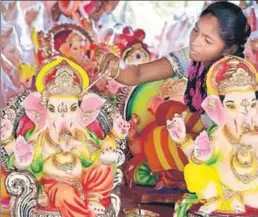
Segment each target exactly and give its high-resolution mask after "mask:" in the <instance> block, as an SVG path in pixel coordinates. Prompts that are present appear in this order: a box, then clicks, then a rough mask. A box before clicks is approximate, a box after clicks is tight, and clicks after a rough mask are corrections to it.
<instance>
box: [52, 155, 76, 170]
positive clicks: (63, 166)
mask: <svg viewBox="0 0 258 217" xmlns="http://www.w3.org/2000/svg"><path fill="white" fill-rule="evenodd" d="M72 157H73V159H72V161H71V162H67V163H59V162H58V160H57V159H56V154H55V155H53V158H52V159H53V164H54V165H55V166H56V168H58V169H60V170H63V171H64V172H68V171H72V170H73V169H74V168H75V166H76V163H77V162H76V157H75V156H74V155H72Z"/></svg>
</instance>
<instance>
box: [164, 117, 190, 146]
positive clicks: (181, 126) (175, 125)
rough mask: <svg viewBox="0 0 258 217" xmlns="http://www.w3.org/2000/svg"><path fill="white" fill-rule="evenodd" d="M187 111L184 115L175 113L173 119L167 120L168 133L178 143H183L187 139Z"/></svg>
mask: <svg viewBox="0 0 258 217" xmlns="http://www.w3.org/2000/svg"><path fill="white" fill-rule="evenodd" d="M185 117H186V113H185V112H183V113H182V115H179V114H175V115H174V117H173V119H172V120H167V129H168V133H169V135H170V137H171V139H172V140H173V141H175V142H176V143H178V144H183V143H184V141H185V139H186V127H185V122H184V118H185Z"/></svg>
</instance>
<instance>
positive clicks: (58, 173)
mask: <svg viewBox="0 0 258 217" xmlns="http://www.w3.org/2000/svg"><path fill="white" fill-rule="evenodd" d="M43 173H44V175H46V176H49V177H53V178H55V177H56V178H64V179H67V178H68V179H76V178H78V177H81V175H82V165H81V162H80V160H79V158H76V161H75V162H74V166H73V165H71V166H70V167H69V165H68V166H67V165H65V164H56V163H55V161H54V160H53V157H52V156H51V157H49V158H48V159H46V160H45V162H44V166H43Z"/></svg>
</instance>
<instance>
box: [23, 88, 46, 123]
mask: <svg viewBox="0 0 258 217" xmlns="http://www.w3.org/2000/svg"><path fill="white" fill-rule="evenodd" d="M22 104H23V107H24V109H25V113H26V115H27V116H28V117H29V119H30V120H31V121H32V122H33V123H34V124H35V125H36V126H37V127H43V126H44V125H45V122H46V119H47V110H46V108H45V106H44V105H43V104H42V102H41V94H40V93H38V92H33V93H30V94H29V95H28V96H27V97H26V99H25V100H24V101H23V103H22Z"/></svg>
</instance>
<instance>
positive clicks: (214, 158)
mask: <svg viewBox="0 0 258 217" xmlns="http://www.w3.org/2000/svg"><path fill="white" fill-rule="evenodd" d="M257 78H258V74H257V72H256V70H255V68H254V67H253V65H252V64H251V63H249V62H248V61H247V60H244V59H241V58H239V57H235V56H229V57H225V58H223V59H222V60H220V61H218V62H217V63H215V64H214V65H213V66H212V67H211V69H210V70H209V72H208V74H207V90H208V94H209V95H208V96H207V98H206V99H205V100H204V102H203V103H202V107H203V109H204V110H205V111H206V113H207V114H208V116H209V117H210V118H211V119H212V120H213V121H214V122H215V123H216V125H217V126H216V127H213V128H210V129H209V130H207V131H203V132H202V133H201V134H200V135H199V136H198V137H197V138H196V139H195V141H193V140H192V139H191V137H190V136H188V135H186V133H185V123H184V117H185V115H186V114H185V113H184V114H177V115H175V116H174V118H173V119H172V120H167V126H168V131H169V134H170V136H171V137H172V139H173V140H174V141H177V142H178V143H179V144H181V149H182V150H183V151H184V153H185V154H186V156H187V157H188V160H189V163H188V165H186V167H185V169H184V176H185V180H186V184H187V188H188V190H189V191H190V192H193V193H196V195H197V197H198V199H199V201H200V202H201V203H202V206H201V208H200V210H199V211H200V212H203V213H206V214H207V213H208V214H209V213H213V212H222V213H225V212H227V213H233V214H236V213H245V212H246V209H247V208H248V207H249V208H254V209H258V203H257V198H258V134H257V119H258V116H257V104H256V100H257V99H256V91H257Z"/></svg>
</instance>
